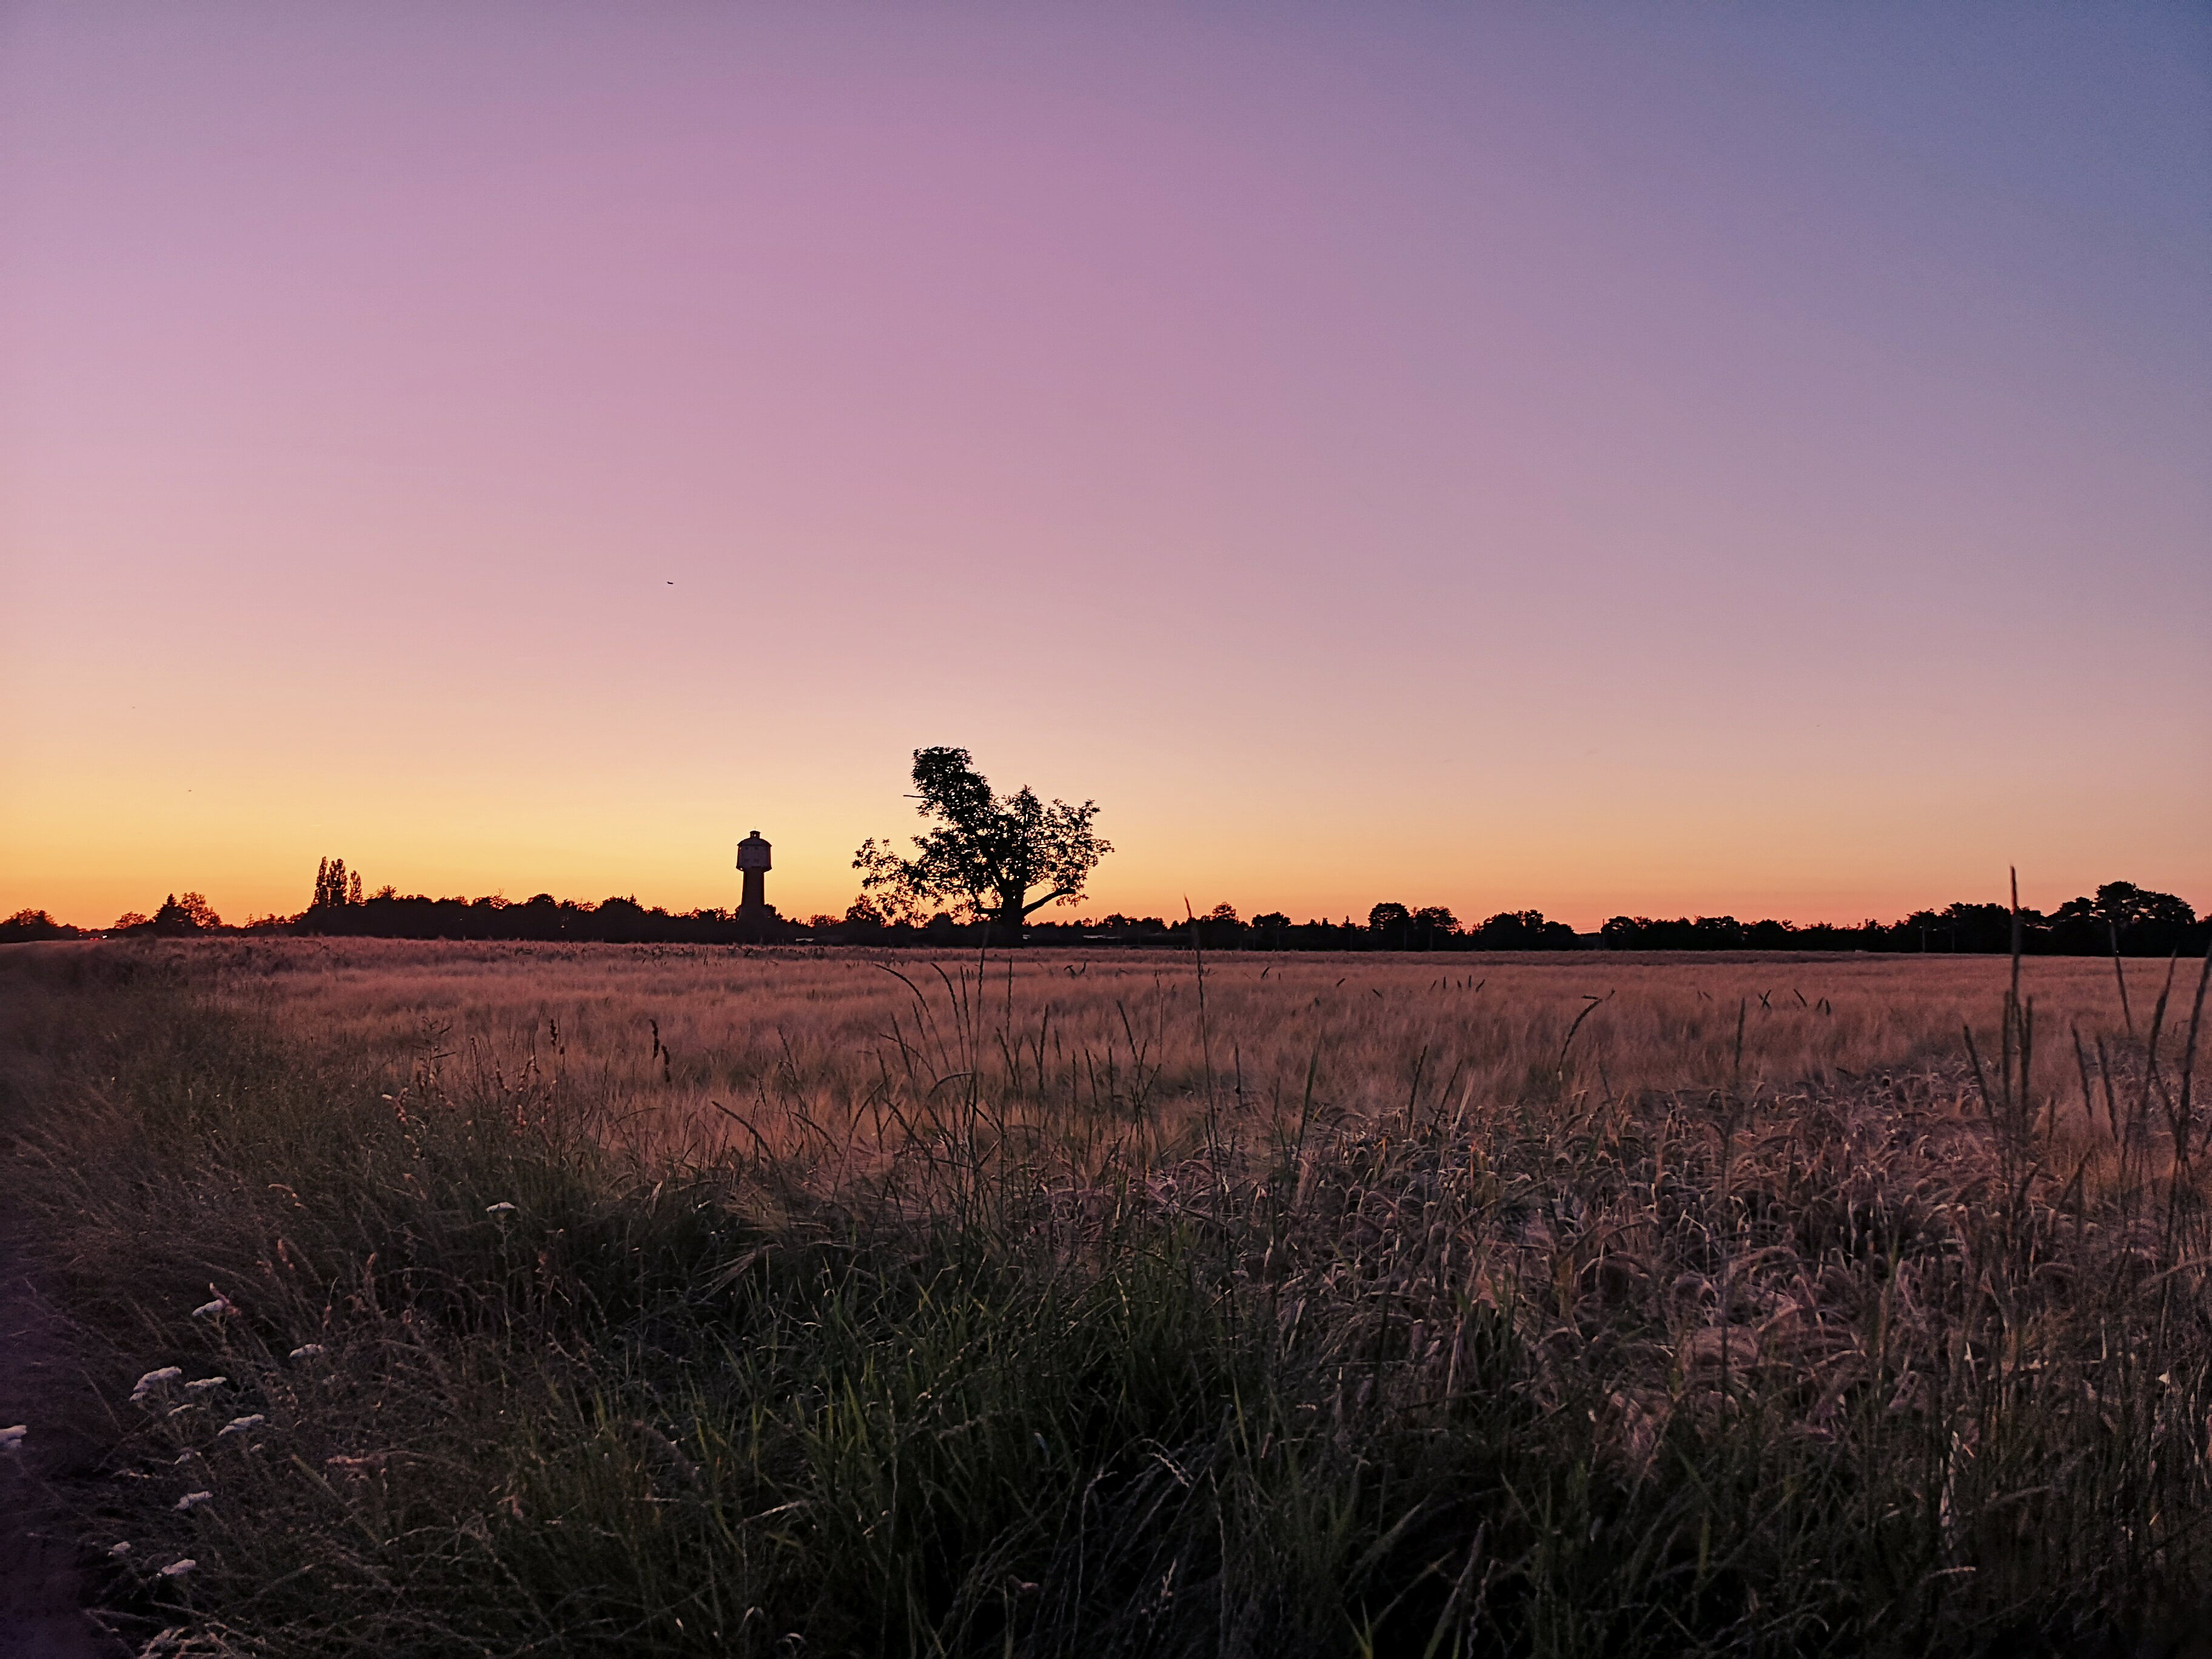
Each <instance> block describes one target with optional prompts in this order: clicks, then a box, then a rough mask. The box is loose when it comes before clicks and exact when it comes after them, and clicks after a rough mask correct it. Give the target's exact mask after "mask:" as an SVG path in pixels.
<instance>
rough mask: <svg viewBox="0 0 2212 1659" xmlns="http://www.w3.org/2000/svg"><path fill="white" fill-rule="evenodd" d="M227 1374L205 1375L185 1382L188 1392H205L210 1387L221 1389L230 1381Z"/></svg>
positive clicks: (186, 1391)
mask: <svg viewBox="0 0 2212 1659" xmlns="http://www.w3.org/2000/svg"><path fill="white" fill-rule="evenodd" d="M229 1381H230V1379H229V1378H228V1377H227V1376H203V1377H200V1378H197V1380H195V1381H193V1382H191V1383H185V1393H186V1394H205V1393H206V1392H207V1391H208V1390H209V1389H219V1388H221V1387H222V1385H223V1384H224V1383H228V1382H229Z"/></svg>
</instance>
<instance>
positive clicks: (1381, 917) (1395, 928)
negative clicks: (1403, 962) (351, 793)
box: [1367, 903, 1413, 951]
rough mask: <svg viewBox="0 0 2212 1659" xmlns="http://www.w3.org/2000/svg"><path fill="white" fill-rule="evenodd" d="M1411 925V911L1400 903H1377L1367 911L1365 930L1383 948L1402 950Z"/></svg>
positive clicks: (1411, 927)
mask: <svg viewBox="0 0 2212 1659" xmlns="http://www.w3.org/2000/svg"><path fill="white" fill-rule="evenodd" d="M1367 931H1368V932H1369V933H1372V934H1374V935H1375V941H1376V944H1378V945H1382V946H1383V949H1385V950H1389V949H1391V948H1392V947H1394V946H1395V948H1397V949H1398V950H1401V951H1402V950H1404V949H1405V948H1406V945H1407V934H1409V933H1411V932H1412V931H1413V912H1412V911H1411V910H1408V909H1407V908H1406V907H1405V906H1404V905H1402V904H1391V903H1383V904H1378V905H1376V907H1375V908H1373V909H1372V910H1370V911H1369V912H1368V913H1367Z"/></svg>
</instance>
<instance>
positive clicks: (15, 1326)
mask: <svg viewBox="0 0 2212 1659" xmlns="http://www.w3.org/2000/svg"><path fill="white" fill-rule="evenodd" d="M0 1227H4V1223H0ZM61 1363H62V1346H61V1343H60V1341H59V1340H58V1322H57V1321H56V1319H55V1318H54V1316H53V1314H52V1311H51V1310H49V1309H48V1308H47V1307H46V1304H44V1303H43V1302H41V1301H40V1299H39V1297H38V1296H37V1294H36V1293H35V1292H34V1291H33V1289H32V1287H31V1286H30V1285H29V1284H27V1282H26V1281H25V1280H24V1279H23V1277H22V1276H21V1273H18V1272H17V1271H15V1267H14V1264H12V1263H11V1262H10V1261H9V1260H8V1257H7V1254H6V1245H5V1243H4V1242H0V1428H6V1427H8V1426H9V1425H12V1424H19V1423H20V1424H23V1425H27V1427H28V1428H29V1430H30V1433H29V1434H28V1435H27V1437H25V1439H24V1441H23V1443H21V1446H19V1447H18V1448H16V1449H15V1450H13V1451H0V1659H112V1656H116V1655H119V1654H121V1653H122V1652H124V1649H123V1647H122V1646H121V1644H118V1643H117V1642H115V1641H113V1640H112V1638H108V1637H107V1636H106V1635H104V1634H103V1633H102V1632H100V1630H99V1629H98V1628H97V1627H96V1626H94V1624H93V1622H92V1620H89V1619H88V1618H87V1617H86V1616H85V1614H84V1613H83V1612H82V1601H81V1596H82V1591H83V1588H84V1586H83V1583H82V1577H81V1575H80V1574H79V1572H78V1571H77V1569H76V1550H75V1548H74V1547H73V1546H72V1545H71V1543H70V1539H69V1535H68V1533H67V1531H66V1530H65V1529H64V1528H63V1527H62V1525H61V1524H60V1518H59V1517H58V1515H57V1514H56V1512H55V1510H54V1509H53V1506H52V1503H51V1502H50V1500H49V1498H48V1496H47V1492H48V1483H50V1482H52V1481H54V1480H59V1479H62V1478H63V1477H64V1476H66V1475H68V1474H70V1473H72V1472H73V1471H74V1470H75V1469H76V1468H78V1467H80V1466H82V1464H84V1463H85V1462H87V1461H88V1459H89V1457H90V1455H91V1450H92V1448H91V1445H90V1443H89V1441H88V1439H87V1438H86V1437H83V1436H82V1435H80V1434H75V1433H72V1432H70V1431H69V1430H68V1429H67V1428H66V1427H65V1426H64V1425H62V1424H61V1423H59V1422H58V1420H57V1419H55V1417H54V1414H53V1413H52V1410H51V1409H49V1410H47V1411H46V1412H44V1413H42V1412H41V1411H40V1401H42V1400H43V1401H52V1398H53V1397H54V1395H55V1394H56V1392H57V1391H56V1390H54V1389H50V1388H42V1387H40V1382H41V1379H42V1378H43V1377H46V1376H51V1374H52V1370H53V1369H54V1368H55V1367H57V1366H58V1365H59V1364H61ZM42 1417H43V1418H44V1419H46V1420H45V1421H43V1422H42V1421H41V1418H42Z"/></svg>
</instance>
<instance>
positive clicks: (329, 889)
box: [307, 859, 392, 910]
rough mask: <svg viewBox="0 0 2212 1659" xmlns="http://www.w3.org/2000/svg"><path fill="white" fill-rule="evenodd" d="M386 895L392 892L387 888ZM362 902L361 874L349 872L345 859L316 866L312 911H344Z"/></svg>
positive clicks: (329, 860)
mask: <svg viewBox="0 0 2212 1659" xmlns="http://www.w3.org/2000/svg"><path fill="white" fill-rule="evenodd" d="M391 891H392V890H391V889H390V888H388V887H387V888H386V889H385V892H386V894H387V895H389V894H390V893H391ZM360 902H361V873H360V872H358V871H352V872H349V871H348V870H347V869H346V866H345V860H343V859H325V860H323V861H322V862H321V863H320V864H319V865H317V866H315V896H314V899H313V902H310V903H309V904H308V906H307V908H308V909H310V910H342V909H343V908H346V907H347V906H348V905H350V904H358V903H360Z"/></svg>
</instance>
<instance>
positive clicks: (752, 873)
mask: <svg viewBox="0 0 2212 1659" xmlns="http://www.w3.org/2000/svg"><path fill="white" fill-rule="evenodd" d="M738 869H740V870H742V871H744V876H745V890H744V897H743V898H742V899H740V900H739V901H738V920H739V921H767V920H768V872H769V860H768V843H767V842H764V841H763V840H762V839H761V832H760V831H759V830H757V829H756V830H754V831H753V832H752V833H751V834H750V835H749V836H746V837H745V838H744V840H743V841H741V842H738Z"/></svg>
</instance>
